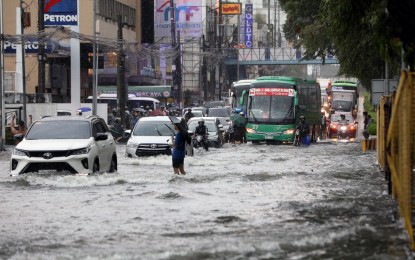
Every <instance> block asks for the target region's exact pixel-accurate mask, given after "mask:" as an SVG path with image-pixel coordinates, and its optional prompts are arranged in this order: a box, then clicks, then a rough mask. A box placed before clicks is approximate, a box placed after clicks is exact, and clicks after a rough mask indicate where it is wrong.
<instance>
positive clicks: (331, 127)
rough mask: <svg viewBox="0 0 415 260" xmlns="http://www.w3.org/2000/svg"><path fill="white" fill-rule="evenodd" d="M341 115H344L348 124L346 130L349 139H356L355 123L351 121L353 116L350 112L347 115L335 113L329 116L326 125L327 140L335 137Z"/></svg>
mask: <svg viewBox="0 0 415 260" xmlns="http://www.w3.org/2000/svg"><path fill="white" fill-rule="evenodd" d="M341 114H344V115H345V117H346V120H348V123H349V124H348V125H347V130H348V134H349V138H356V130H357V122H356V121H355V120H354V119H353V116H352V114H351V113H350V112H349V113H335V114H332V115H331V116H330V118H329V121H328V123H327V136H328V138H335V137H337V133H338V129H339V121H340V115H341Z"/></svg>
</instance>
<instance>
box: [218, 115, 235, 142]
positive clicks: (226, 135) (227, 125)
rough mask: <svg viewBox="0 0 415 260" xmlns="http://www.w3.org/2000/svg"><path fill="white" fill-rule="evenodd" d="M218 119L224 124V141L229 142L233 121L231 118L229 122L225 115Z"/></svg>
mask: <svg viewBox="0 0 415 260" xmlns="http://www.w3.org/2000/svg"><path fill="white" fill-rule="evenodd" d="M218 119H219V122H220V124H221V125H223V139H224V142H225V143H227V142H229V140H230V137H231V133H232V132H233V128H232V121H231V120H229V122H228V121H226V119H225V118H224V117H218Z"/></svg>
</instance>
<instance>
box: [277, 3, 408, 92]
mask: <svg viewBox="0 0 415 260" xmlns="http://www.w3.org/2000/svg"><path fill="white" fill-rule="evenodd" d="M410 1H411V0H402V1H387V0H313V1H309V0H280V3H281V6H282V8H283V9H284V11H285V12H286V13H287V22H286V24H285V25H284V27H283V29H284V33H285V36H286V38H287V39H288V40H289V41H291V42H292V43H293V44H294V46H295V47H300V46H303V47H305V48H306V53H305V57H304V59H314V58H317V57H320V58H322V59H323V61H324V58H325V57H326V55H327V54H333V55H336V57H337V58H338V59H339V62H340V72H339V73H340V74H342V75H344V76H347V77H355V78H358V79H359V81H360V82H361V83H362V84H363V86H366V87H368V86H370V84H371V79H373V78H382V77H383V74H384V64H385V58H386V57H387V60H388V63H389V67H390V74H393V72H395V71H396V72H397V71H399V62H400V55H399V54H398V53H396V52H393V50H396V48H397V47H396V46H398V47H399V46H400V45H399V42H400V39H398V40H397V39H396V38H394V37H393V35H392V32H393V31H394V30H392V29H391V28H392V27H393V26H392V22H391V20H390V17H388V13H387V11H385V10H388V9H387V8H390V6H391V5H392V4H391V2H408V3H409V2H410ZM408 9H410V8H409V7H408ZM412 9H414V8H412ZM401 11H402V9H401ZM409 12H410V13H411V14H412V13H414V12H415V11H409ZM414 15H415V14H414ZM412 17H414V16H412ZM409 18H410V16H408V19H409ZM411 19H412V18H411ZM412 20H414V19H412ZM395 22H396V21H395ZM391 26H392V27H391ZM393 28H395V27H393ZM412 31H413V27H412ZM408 32H409V31H408ZM411 34H412V35H415V34H413V33H411ZM414 38H415V36H414ZM411 39H412V38H411ZM414 40H415V39H414ZM414 42H415V41H412V43H414ZM414 46H415V44H414ZM408 50H409V48H408ZM391 76H393V75H391Z"/></svg>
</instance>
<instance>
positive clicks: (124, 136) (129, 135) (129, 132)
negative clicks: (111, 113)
mask: <svg viewBox="0 0 415 260" xmlns="http://www.w3.org/2000/svg"><path fill="white" fill-rule="evenodd" d="M122 137H123V138H124V139H129V138H130V137H131V130H125V131H124V133H123V134H122Z"/></svg>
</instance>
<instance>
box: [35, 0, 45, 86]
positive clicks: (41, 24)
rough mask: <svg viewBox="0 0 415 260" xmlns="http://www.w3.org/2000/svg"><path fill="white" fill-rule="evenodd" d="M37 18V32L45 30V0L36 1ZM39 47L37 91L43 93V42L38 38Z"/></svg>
mask: <svg viewBox="0 0 415 260" xmlns="http://www.w3.org/2000/svg"><path fill="white" fill-rule="evenodd" d="M38 6H39V10H38V19H37V29H38V34H39V35H40V34H41V33H43V32H44V30H45V18H44V16H45V0H39V1H38ZM38 44H39V49H38V53H37V61H38V84H37V85H38V92H39V93H45V92H46V91H45V90H46V89H45V43H44V42H43V40H41V39H40V38H39V40H38Z"/></svg>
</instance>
